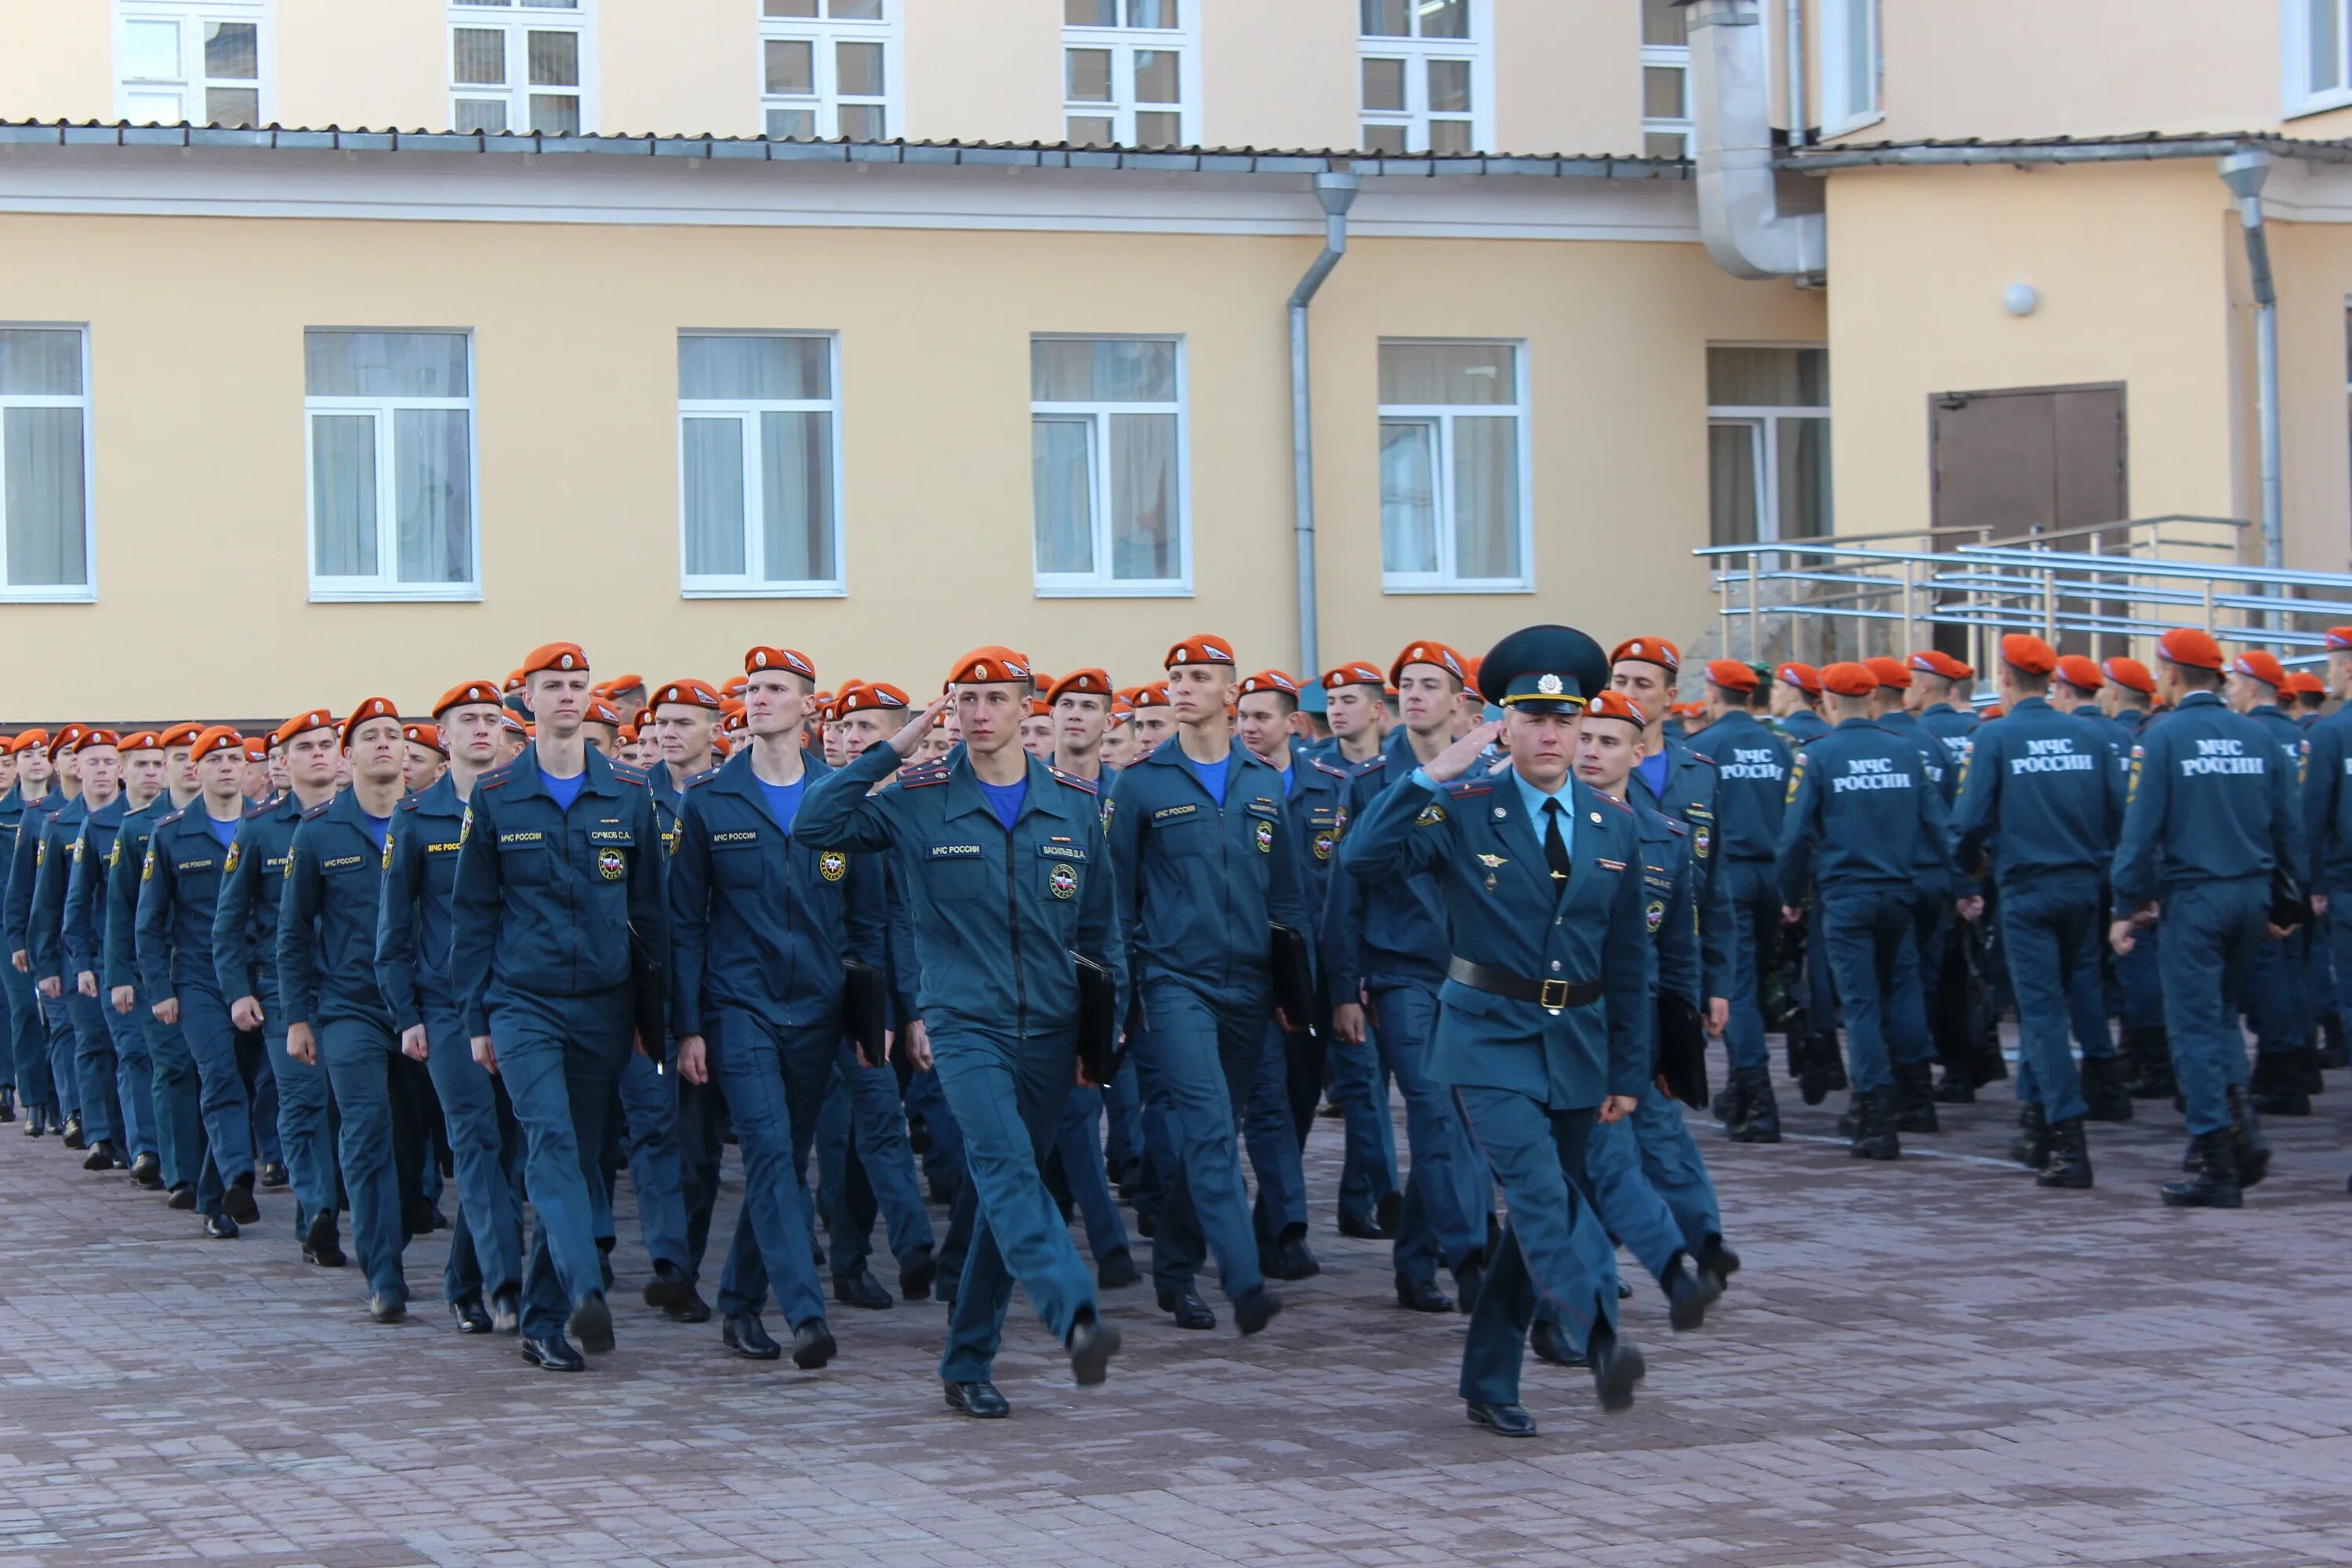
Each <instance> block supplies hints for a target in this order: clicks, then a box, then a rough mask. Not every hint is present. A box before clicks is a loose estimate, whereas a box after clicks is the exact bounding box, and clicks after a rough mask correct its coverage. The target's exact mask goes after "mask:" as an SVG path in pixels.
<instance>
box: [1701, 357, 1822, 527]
mask: <svg viewBox="0 0 2352 1568" xmlns="http://www.w3.org/2000/svg"><path fill="white" fill-rule="evenodd" d="M1706 346H1707V347H1708V348H1710V349H1789V350H1793V351H1818V352H1822V353H1826V352H1828V349H1829V345H1828V344H1827V343H1763V342H1710V343H1708V344H1707V345H1706ZM1794 419H1818V420H1820V421H1821V422H1822V424H1823V425H1829V424H1830V405H1828V404H1826V403H1823V404H1811V403H1710V404H1708V405H1707V408H1706V423H1707V426H1708V428H1710V429H1712V428H1715V427H1716V426H1741V427H1745V428H1746V429H1747V430H1748V458H1749V461H1750V462H1751V463H1752V464H1753V465H1754V467H1753V468H1752V472H1753V473H1754V474H1755V476H1756V485H1757V489H1756V542H1757V543H1759V544H1778V543H1780V542H1783V541H1784V540H1786V539H1791V538H1796V539H1801V538H1805V537H1807V536H1806V535H1803V534H1784V533H1782V532H1781V526H1780V525H1781V518H1780V423H1781V421H1783V420H1794ZM1834 438H1835V429H1834V426H1832V439H1834ZM1836 500H1837V498H1836V494H1835V492H1834V491H1832V494H1831V497H1830V501H1831V506H1832V509H1834V508H1835V506H1836ZM1830 526H1831V528H1832V530H1834V529H1835V528H1836V527H1837V517H1836V513H1835V511H1834V510H1832V513H1831V517H1830ZM1823 537H1827V536H1823ZM1779 561H1780V557H1779V556H1772V557H1769V558H1768V564H1769V565H1770V566H1771V567H1772V568H1773V569H1775V570H1777V569H1778V563H1779Z"/></svg>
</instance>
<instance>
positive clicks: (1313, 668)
mask: <svg viewBox="0 0 2352 1568" xmlns="http://www.w3.org/2000/svg"><path fill="white" fill-rule="evenodd" d="M1357 184H1358V182H1357V179H1356V176H1355V175H1353V174H1318V175H1316V176H1315V199H1316V200H1317V201H1318V202H1320V203H1322V204H1323V249H1322V251H1321V253H1320V254H1318V256H1317V257H1316V258H1315V259H1314V261H1313V262H1312V263H1311V264H1310V265H1309V266H1308V267H1307V275H1306V276H1305V277H1303V278H1301V279H1299V280H1298V287H1297V288H1296V289H1292V290H1291V291H1290V476H1291V478H1290V485H1291V509H1292V510H1291V527H1292V531H1293V532H1294V533H1295V534H1296V536H1297V544H1298V684H1299V689H1300V690H1301V692H1302V693H1304V692H1307V691H1318V692H1319V691H1320V690H1321V688H1320V687H1319V686H1318V685H1317V684H1316V680H1315V678H1316V676H1317V674H1318V672H1319V671H1320V670H1321V669H1322V668H1323V666H1322V663H1321V660H1320V658H1319V657H1318V654H1317V651H1316V642H1317V635H1318V634H1317V628H1316V625H1315V431H1314V425H1313V421H1312V419H1311V417H1310V410H1309V407H1308V398H1307V380H1308V373H1307V306H1308V305H1309V304H1311V303H1312V302H1313V301H1314V299H1315V291H1316V290H1317V289H1320V288H1322V287H1323V279H1326V278H1328V277H1329V276H1330V275H1331V268H1334V267H1337V266H1339V258H1341V257H1342V256H1345V255H1346V254H1347V253H1348V209H1349V207H1351V206H1353V205H1355V202H1356V191H1357Z"/></svg>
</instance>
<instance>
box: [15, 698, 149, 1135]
mask: <svg viewBox="0 0 2352 1568" xmlns="http://www.w3.org/2000/svg"><path fill="white" fill-rule="evenodd" d="M74 760H75V762H76V763H77V764H78V765H79V769H80V772H81V802H80V805H81V810H82V819H81V823H80V826H78V827H76V828H75V830H74V835H73V838H72V840H71V842H70V843H68V845H67V846H66V848H65V852H64V853H63V854H58V855H52V856H50V857H49V858H47V860H46V861H45V862H44V863H43V864H42V866H41V868H40V873H39V877H38V879H37V882H36V884H35V886H34V889H33V917H32V921H31V925H30V928H29V934H30V936H31V939H32V942H33V978H34V983H35V984H37V985H38V986H39V987H40V991H41V994H42V995H44V996H53V997H58V998H61V999H62V1000H63V1001H64V1003H65V1005H66V1017H67V1019H68V1023H69V1024H70V1026H71V1027H72V1034H73V1040H74V1054H73V1072H74V1079H75V1082H76V1083H77V1084H79V1086H80V1088H79V1095H78V1096H77V1098H78V1099H79V1101H80V1104H81V1108H82V1138H83V1141H84V1142H86V1143H88V1145H89V1153H88V1155H87V1156H85V1157H84V1159H83V1160H82V1163H81V1165H82V1169H83V1170H85V1171H108V1170H112V1169H113V1168H114V1167H115V1166H116V1165H118V1164H120V1165H121V1166H123V1167H124V1168H126V1169H127V1168H128V1167H129V1166H130V1164H131V1154H130V1152H128V1151H127V1149H124V1148H123V1144H124V1143H125V1142H127V1133H128V1131H129V1129H128V1127H127V1126H126V1125H125V1123H124V1121H123V1112H122V1104H121V1089H120V1085H119V1081H118V1080H119V1077H120V1068H119V1066H118V1063H117V1060H116V1056H115V1047H114V1031H113V1029H112V1028H111V1027H110V1026H109V1025H108V1023H107V1018H106V1009H105V1008H104V1007H103V1006H101V1005H100V1003H99V999H98V974H97V969H98V960H97V958H96V957H95V956H94V954H95V949H94V948H93V947H92V946H91V944H90V937H91V925H90V921H89V916H88V910H89V892H90V890H91V889H94V888H96V886H97V885H98V883H97V874H98V872H99V871H100V869H101V868H102V867H103V866H104V863H105V860H104V858H105V857H106V856H107V855H108V854H110V853H111V852H112V851H113V848H114V836H115V833H116V831H117V830H118V829H119V828H120V827H121V823H122V809H123V805H122V752H121V737H120V736H118V735H116V733H115V732H114V731H111V730H89V731H84V733H83V735H82V738H81V744H80V745H79V746H78V747H76V748H75V756H74ZM93 825H95V826H96V828H97V831H96V833H95V834H93V832H92V831H91V829H92V826H93ZM85 866H87V867H88V869H84V867H85ZM118 1154H119V1155H120V1157H119V1158H118Z"/></svg>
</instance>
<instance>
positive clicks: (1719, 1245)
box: [1693, 1236, 1739, 1286]
mask: <svg viewBox="0 0 2352 1568" xmlns="http://www.w3.org/2000/svg"><path fill="white" fill-rule="evenodd" d="M1693 1261H1694V1262H1696V1264H1697V1265H1698V1271H1699V1272H1700V1273H1702V1274H1712V1275H1714V1276H1715V1278H1716V1280H1717V1283H1719V1284H1722V1285H1725V1286H1728V1285H1729V1284H1730V1283H1731V1277H1732V1276H1733V1275H1735V1274H1737V1273H1738V1272H1739V1254H1738V1253H1736V1252H1734V1251H1732V1250H1731V1248H1729V1247H1726V1246H1725V1245H1724V1244H1723V1237H1719V1236H1710V1237H1706V1239H1705V1240H1703V1241H1701V1242H1700V1243H1699V1244H1698V1256H1697V1257H1696V1258H1694V1259H1693Z"/></svg>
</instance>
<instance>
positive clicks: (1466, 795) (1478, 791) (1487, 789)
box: [1437, 778, 1495, 800]
mask: <svg viewBox="0 0 2352 1568" xmlns="http://www.w3.org/2000/svg"><path fill="white" fill-rule="evenodd" d="M1437 788H1438V791H1439V793H1440V794H1442V795H1444V796H1445V798H1446V799H1448V800H1468V799H1470V798H1471V797H1473V796H1475V795H1490V794H1492V793H1493V792H1494V788H1495V786H1494V785H1493V784H1489V783H1487V782H1486V780H1485V779H1483V778H1464V779H1449V780H1447V781H1446V782H1445V783H1444V784H1439V785H1438V786H1437Z"/></svg>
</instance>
